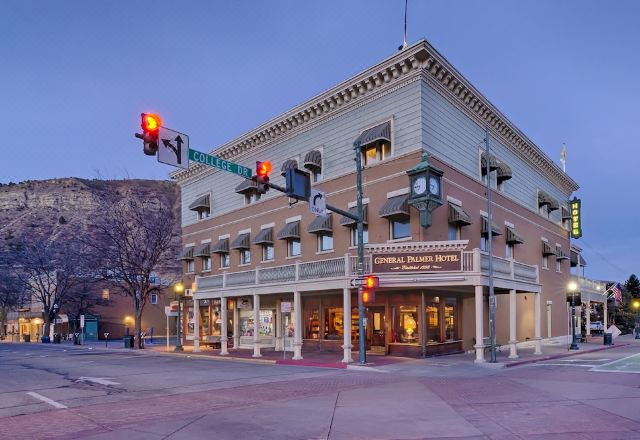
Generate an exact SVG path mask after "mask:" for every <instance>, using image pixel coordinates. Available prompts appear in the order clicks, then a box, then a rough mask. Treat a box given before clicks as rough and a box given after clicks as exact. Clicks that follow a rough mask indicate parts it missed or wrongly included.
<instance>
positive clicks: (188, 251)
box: [179, 246, 193, 260]
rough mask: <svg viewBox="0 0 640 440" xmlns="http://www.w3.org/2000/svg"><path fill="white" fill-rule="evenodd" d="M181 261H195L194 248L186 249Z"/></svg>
mask: <svg viewBox="0 0 640 440" xmlns="http://www.w3.org/2000/svg"><path fill="white" fill-rule="evenodd" d="M179 259H180V260H193V246H190V247H188V248H185V249H184V250H183V251H182V255H180V258H179Z"/></svg>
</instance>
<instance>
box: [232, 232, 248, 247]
mask: <svg viewBox="0 0 640 440" xmlns="http://www.w3.org/2000/svg"><path fill="white" fill-rule="evenodd" d="M250 248H251V244H250V241H249V233H246V234H240V235H238V236H237V237H236V239H235V240H233V243H231V249H250Z"/></svg>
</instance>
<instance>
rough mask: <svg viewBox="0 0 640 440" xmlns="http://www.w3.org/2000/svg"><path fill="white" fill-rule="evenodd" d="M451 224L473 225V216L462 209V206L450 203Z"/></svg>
mask: <svg viewBox="0 0 640 440" xmlns="http://www.w3.org/2000/svg"><path fill="white" fill-rule="evenodd" d="M449 223H454V224H458V225H461V226H468V225H470V224H472V223H473V221H472V220H471V216H470V215H469V214H468V213H467V211H465V210H464V209H462V206H459V205H456V204H454V203H449Z"/></svg>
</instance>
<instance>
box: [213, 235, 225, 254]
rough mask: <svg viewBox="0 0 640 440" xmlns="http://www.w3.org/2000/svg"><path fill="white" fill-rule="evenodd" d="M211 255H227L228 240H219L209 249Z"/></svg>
mask: <svg viewBox="0 0 640 440" xmlns="http://www.w3.org/2000/svg"><path fill="white" fill-rule="evenodd" d="M211 253H212V254H228V253H229V239H228V238H221V239H220V240H218V242H217V243H216V244H214V245H213V246H212V247H211Z"/></svg>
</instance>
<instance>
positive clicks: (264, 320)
mask: <svg viewBox="0 0 640 440" xmlns="http://www.w3.org/2000/svg"><path fill="white" fill-rule="evenodd" d="M260 336H273V310H260Z"/></svg>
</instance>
